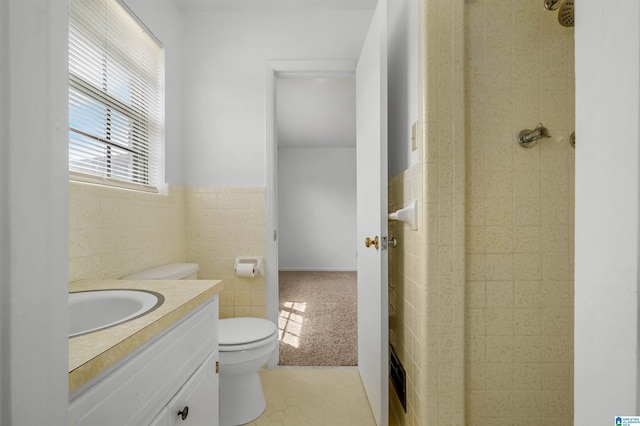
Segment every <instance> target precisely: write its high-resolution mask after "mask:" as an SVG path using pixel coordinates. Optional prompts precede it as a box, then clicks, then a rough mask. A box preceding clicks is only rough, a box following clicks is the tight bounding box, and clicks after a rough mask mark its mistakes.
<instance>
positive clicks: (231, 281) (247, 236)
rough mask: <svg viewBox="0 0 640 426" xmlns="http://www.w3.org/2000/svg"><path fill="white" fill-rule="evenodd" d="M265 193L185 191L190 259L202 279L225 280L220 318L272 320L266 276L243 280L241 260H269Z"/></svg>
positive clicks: (254, 189)
mask: <svg viewBox="0 0 640 426" xmlns="http://www.w3.org/2000/svg"><path fill="white" fill-rule="evenodd" d="M265 196H266V195H265V188H263V187H259V188H258V187H188V188H185V208H186V224H187V225H186V236H187V238H186V240H187V241H186V253H187V254H186V257H187V259H189V261H190V262H196V263H198V264H199V265H200V273H199V275H198V276H199V278H201V279H221V280H223V281H224V290H223V291H222V293H221V296H220V317H221V318H229V317H239V316H252V317H260V318H266V317H267V291H266V280H265V277H264V276H256V277H255V278H238V277H236V276H235V273H234V265H235V258H236V257H237V256H263V257H264V256H265V254H266V240H265V227H266V223H265Z"/></svg>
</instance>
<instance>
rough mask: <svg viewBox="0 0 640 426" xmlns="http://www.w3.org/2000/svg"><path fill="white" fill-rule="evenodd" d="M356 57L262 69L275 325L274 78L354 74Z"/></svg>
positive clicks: (271, 364) (270, 308)
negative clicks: (263, 73)
mask: <svg viewBox="0 0 640 426" xmlns="http://www.w3.org/2000/svg"><path fill="white" fill-rule="evenodd" d="M356 65H357V60H355V59H354V60H349V59H346V60H345V59H336V60H303V61H298V60H289V61H286V60H284V61H270V62H268V63H267V66H266V71H265V94H266V106H265V115H266V122H265V127H266V128H265V131H266V139H267V140H266V142H267V144H266V162H267V164H266V173H267V176H266V181H267V187H266V194H265V195H266V206H265V208H266V211H265V214H266V226H265V229H266V245H267V248H266V259H265V280H266V283H265V284H266V289H267V318H268V319H269V320H270V321H273V323H274V324H276V325H277V324H278V316H279V295H278V270H279V263H278V238H277V232H278V135H277V117H276V90H277V88H276V79H277V78H278V77H282V76H288V77H308V78H312V77H331V76H336V75H345V74H349V75H354V76H355V72H356ZM278 360H279V347H278V346H276V351H275V353H274V355H273V356H272V357H271V359H270V360H269V361H268V362H267V367H268V368H275V367H277V366H278Z"/></svg>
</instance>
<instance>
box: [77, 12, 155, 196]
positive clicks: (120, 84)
mask: <svg viewBox="0 0 640 426" xmlns="http://www.w3.org/2000/svg"><path fill="white" fill-rule="evenodd" d="M163 74H164V51H163V49H162V45H161V44H160V43H159V42H158V41H157V39H156V38H155V37H154V36H153V35H152V34H151V32H150V31H149V30H148V29H147V28H146V27H144V25H142V24H141V22H140V21H139V20H138V19H137V18H136V17H135V15H133V13H131V11H130V10H129V9H128V8H127V7H126V5H124V4H123V3H121V2H120V1H118V0H71V2H70V19H69V171H70V177H71V179H73V180H81V181H89V182H94V183H102V184H107V185H113V186H123V187H127V188H135V189H140V190H146V191H157V188H158V186H159V184H160V182H159V178H160V177H159V158H160V155H161V151H162V150H163V145H162V144H163V134H164V129H163V128H162V120H163V113H162V101H163V99H162V96H163V78H164V76H163Z"/></svg>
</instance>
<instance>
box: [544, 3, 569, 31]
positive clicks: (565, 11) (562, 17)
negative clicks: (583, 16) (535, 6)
mask: <svg viewBox="0 0 640 426" xmlns="http://www.w3.org/2000/svg"><path fill="white" fill-rule="evenodd" d="M573 1H574V0H564V1H563V2H562V4H560V0H544V8H545V9H547V10H557V9H558V8H559V9H560V10H559V11H558V22H559V23H560V25H562V26H563V27H573V24H574V22H573Z"/></svg>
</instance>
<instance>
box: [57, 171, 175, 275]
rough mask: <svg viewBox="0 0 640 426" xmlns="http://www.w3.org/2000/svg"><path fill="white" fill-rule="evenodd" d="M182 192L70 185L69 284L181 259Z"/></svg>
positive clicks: (173, 188) (82, 184) (172, 188)
mask: <svg viewBox="0 0 640 426" xmlns="http://www.w3.org/2000/svg"><path fill="white" fill-rule="evenodd" d="M183 202H184V191H183V189H182V188H180V187H173V186H172V187H170V188H169V191H168V194H166V195H161V194H147V193H141V192H137V191H128V190H123V189H116V188H110V187H106V186H100V185H90V184H84V183H78V182H69V280H70V281H76V280H80V279H94V278H97V279H100V278H108V277H118V276H121V275H124V274H126V273H130V272H134V271H138V270H141V269H144V268H149V267H152V266H156V265H160V264H163V263H169V262H184V261H185V241H184V232H185V221H184V206H183Z"/></svg>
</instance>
